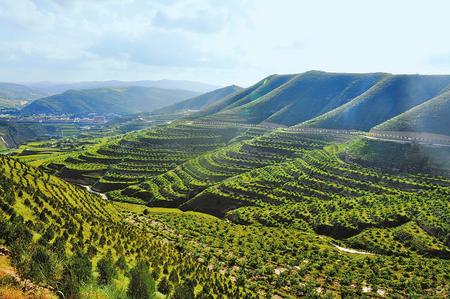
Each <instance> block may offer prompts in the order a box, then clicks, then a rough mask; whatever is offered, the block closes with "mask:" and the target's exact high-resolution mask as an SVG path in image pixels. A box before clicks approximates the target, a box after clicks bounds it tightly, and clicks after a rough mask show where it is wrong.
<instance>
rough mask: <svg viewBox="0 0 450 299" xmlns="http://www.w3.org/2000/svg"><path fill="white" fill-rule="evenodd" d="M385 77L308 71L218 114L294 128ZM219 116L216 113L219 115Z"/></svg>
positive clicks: (351, 97)
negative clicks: (238, 116)
mask: <svg viewBox="0 0 450 299" xmlns="http://www.w3.org/2000/svg"><path fill="white" fill-rule="evenodd" d="M385 76H386V74H381V73H374V74H337V73H325V72H319V71H310V72H306V73H302V74H299V75H296V76H295V77H293V78H291V79H290V80H289V81H288V82H287V83H285V84H284V85H281V86H279V87H277V88H275V89H273V90H272V91H271V92H269V93H267V94H265V95H263V96H261V97H259V98H258V99H256V100H254V101H252V102H249V103H241V105H240V106H239V107H236V108H234V109H232V110H228V111H223V112H222V114H228V115H233V114H235V115H241V116H242V117H245V118H246V119H247V121H248V122H251V123H260V122H263V121H267V122H273V123H277V124H282V125H288V126H290V125H294V124H297V123H300V122H303V121H305V120H308V119H310V118H313V117H315V116H318V115H321V114H323V113H325V112H328V111H330V110H332V109H334V108H336V107H339V106H341V105H343V104H345V103H347V102H348V101H349V100H351V99H353V98H354V97H356V96H358V95H360V94H361V93H363V92H365V91H366V90H368V89H369V88H370V87H372V86H373V85H374V84H375V83H377V82H378V81H379V80H381V79H382V78H383V77H385ZM220 114H221V113H219V115H220Z"/></svg>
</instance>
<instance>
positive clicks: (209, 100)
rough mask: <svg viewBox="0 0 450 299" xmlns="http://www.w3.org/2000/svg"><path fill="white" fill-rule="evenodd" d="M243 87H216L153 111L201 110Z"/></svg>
mask: <svg viewBox="0 0 450 299" xmlns="http://www.w3.org/2000/svg"><path fill="white" fill-rule="evenodd" d="M242 89H243V88H241V87H239V86H236V85H231V86H227V87H224V88H220V89H216V90H213V91H210V92H207V93H205V94H202V95H199V96H196V97H193V98H190V99H187V100H185V101H182V102H178V103H175V104H173V105H170V106H167V107H163V108H161V109H158V110H155V111H153V112H154V113H156V114H171V113H180V112H183V111H189V110H194V111H195V110H200V109H202V108H205V107H206V106H209V105H212V104H214V103H215V102H217V101H220V100H221V99H223V98H225V97H227V96H229V95H231V94H234V93H236V92H239V91H241V90H242Z"/></svg>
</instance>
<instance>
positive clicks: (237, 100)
mask: <svg viewBox="0 0 450 299" xmlns="http://www.w3.org/2000/svg"><path fill="white" fill-rule="evenodd" d="M294 76H295V75H271V76H269V77H266V78H264V79H263V80H261V81H259V82H257V83H256V84H254V85H252V86H250V87H248V88H246V89H244V90H242V91H241V92H239V93H237V94H233V95H231V96H229V97H226V98H224V99H222V100H220V101H218V102H216V103H214V104H212V105H210V106H207V107H206V108H205V109H203V110H202V111H200V112H199V113H197V114H196V115H195V116H196V117H208V116H212V115H213V114H215V113H217V112H220V111H224V110H227V109H231V108H234V107H237V106H240V105H245V104H247V103H250V102H252V101H254V100H256V99H258V98H259V97H261V96H263V95H265V94H267V93H269V92H271V91H272V90H274V89H276V88H277V87H279V86H281V85H283V84H285V83H286V82H287V81H289V80H290V79H292V78H293V77H294ZM239 118H240V117H239V116H237V117H236V119H235V120H239ZM213 119H215V120H220V117H219V118H218V117H216V116H213Z"/></svg>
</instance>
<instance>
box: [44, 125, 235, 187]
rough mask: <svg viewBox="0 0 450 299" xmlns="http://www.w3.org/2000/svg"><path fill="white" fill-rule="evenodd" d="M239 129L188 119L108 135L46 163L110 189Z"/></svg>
mask: <svg viewBox="0 0 450 299" xmlns="http://www.w3.org/2000/svg"><path fill="white" fill-rule="evenodd" d="M239 131H240V130H239V129H238V128H235V127H223V128H222V127H218V128H215V129H211V128H210V127H206V126H202V125H195V124H189V123H182V124H176V123H174V124H171V125H167V126H163V127H156V128H151V129H145V130H142V131H138V132H133V133H128V134H126V135H125V136H123V137H118V138H115V139H110V140H109V142H107V143H106V144H105V145H103V146H100V147H93V148H90V149H88V150H87V151H84V152H82V153H81V154H80V155H76V156H74V157H69V158H67V159H66V160H65V161H64V162H61V163H53V164H49V165H48V167H49V168H51V169H57V170H58V173H59V175H60V176H62V177H64V178H67V179H70V180H71V181H74V182H78V183H81V184H88V185H94V184H95V185H94V188H95V189H96V190H100V191H110V190H114V189H121V188H125V187H127V186H129V185H132V184H137V183H140V182H142V181H144V180H146V179H147V178H149V177H152V176H154V175H158V174H160V173H163V172H165V171H167V170H169V169H171V168H173V167H175V166H176V165H178V164H181V163H183V162H184V161H186V160H189V159H191V158H194V157H196V156H197V155H200V154H202V153H205V152H208V151H210V150H213V149H215V148H218V147H221V146H224V145H225V144H226V143H227V142H228V141H229V140H230V139H232V138H233V137H235V136H236V135H237V133H238V132H239Z"/></svg>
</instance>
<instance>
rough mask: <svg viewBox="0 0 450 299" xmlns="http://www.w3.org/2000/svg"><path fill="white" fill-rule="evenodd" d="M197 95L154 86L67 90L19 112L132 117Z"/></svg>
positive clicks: (35, 102)
mask: <svg viewBox="0 0 450 299" xmlns="http://www.w3.org/2000/svg"><path fill="white" fill-rule="evenodd" d="M196 95H198V94H197V93H195V92H192V91H186V90H170V89H160V88H154V87H137V86H135V87H126V88H99V89H85V90H69V91H66V92H64V93H62V94H58V95H54V96H50V97H46V98H41V99H38V100H35V101H34V102H32V103H31V104H29V105H27V106H26V107H24V108H23V109H22V110H21V113H22V114H24V115H32V114H71V115H77V116H80V115H87V114H89V113H96V114H112V113H114V114H131V113H138V112H150V111H152V110H155V109H158V108H161V107H163V106H165V105H168V104H172V103H176V102H179V101H182V100H185V99H186V98H190V97H193V96H196Z"/></svg>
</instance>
